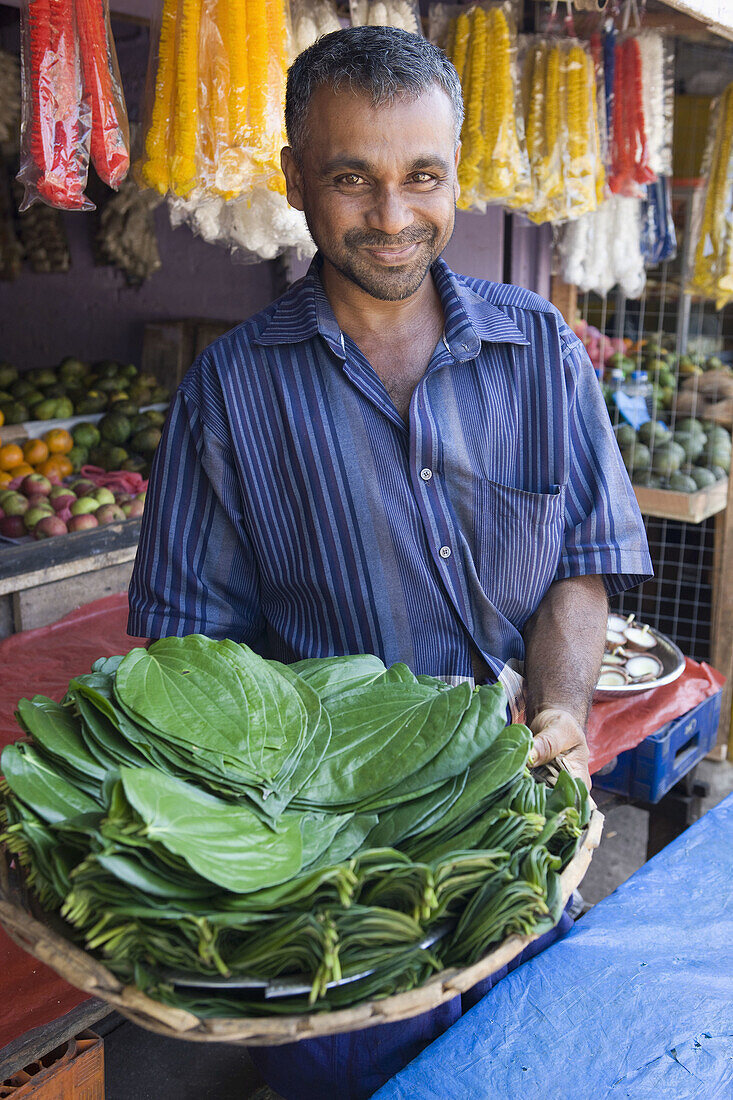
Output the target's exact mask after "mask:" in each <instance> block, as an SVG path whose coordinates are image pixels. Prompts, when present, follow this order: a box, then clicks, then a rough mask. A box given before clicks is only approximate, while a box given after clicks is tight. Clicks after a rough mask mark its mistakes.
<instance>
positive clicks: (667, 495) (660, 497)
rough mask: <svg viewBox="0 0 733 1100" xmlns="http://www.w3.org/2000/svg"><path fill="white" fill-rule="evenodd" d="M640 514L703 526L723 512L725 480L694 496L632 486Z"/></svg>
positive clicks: (700, 490)
mask: <svg viewBox="0 0 733 1100" xmlns="http://www.w3.org/2000/svg"><path fill="white" fill-rule="evenodd" d="M634 492H635V493H636V499H637V502H638V504H639V509H640V511H641V514H642V515H644V516H656V517H657V518H659V519H676V520H680V521H681V522H682V523H702V521H703V520H704V519H707V518H708V516H714V515H716V513H717V512H722V511H724V510H725V506H726V503H727V500H728V478H725V479H724V480H723V481H717V482H716V483H715V485H711V486H710V487H709V488H708V489H699V490H698V491H697V492H696V493H674V492H672V491H671V490H670V489H647V488H644V486H642V485H634Z"/></svg>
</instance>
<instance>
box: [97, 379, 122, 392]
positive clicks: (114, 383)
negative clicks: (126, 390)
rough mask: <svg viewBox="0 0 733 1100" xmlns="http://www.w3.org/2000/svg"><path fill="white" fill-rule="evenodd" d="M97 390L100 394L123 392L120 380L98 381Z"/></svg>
mask: <svg viewBox="0 0 733 1100" xmlns="http://www.w3.org/2000/svg"><path fill="white" fill-rule="evenodd" d="M96 389H98V390H99V392H100V393H106V394H110V393H119V392H120V391H121V390H122V383H121V382H120V380H119V378H99V379H98V380H97V384H96Z"/></svg>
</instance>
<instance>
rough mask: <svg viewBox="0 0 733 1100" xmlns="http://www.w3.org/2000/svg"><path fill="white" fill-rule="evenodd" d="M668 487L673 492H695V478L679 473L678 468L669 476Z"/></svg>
mask: <svg viewBox="0 0 733 1100" xmlns="http://www.w3.org/2000/svg"><path fill="white" fill-rule="evenodd" d="M669 487H670V489H671V490H672V491H673V492H675V493H696V492H697V483H696V481H695V479H694V478H693V477H690V476H689V475H688V474H683V473H680V472H679V470H678V471H677V472H676V473H674V474H672V476H671V477H670V479H669Z"/></svg>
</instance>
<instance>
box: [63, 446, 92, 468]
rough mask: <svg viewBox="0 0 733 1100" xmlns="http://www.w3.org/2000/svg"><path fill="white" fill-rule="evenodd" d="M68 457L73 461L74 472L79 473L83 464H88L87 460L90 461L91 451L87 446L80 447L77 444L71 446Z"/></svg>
mask: <svg viewBox="0 0 733 1100" xmlns="http://www.w3.org/2000/svg"><path fill="white" fill-rule="evenodd" d="M66 457H67V458H68V460H69V462H70V463H71V468H72V470H73V471H74V473H75V474H78V473H79V470H81V468H82V466H86V464H87V462H88V461H89V451H88V450H87V448H86V447H79V446H78V445H75V446H74V447H72V448H71V450H70V451H69V453H68V454H67V456H66Z"/></svg>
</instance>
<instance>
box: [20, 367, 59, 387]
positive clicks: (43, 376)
mask: <svg viewBox="0 0 733 1100" xmlns="http://www.w3.org/2000/svg"><path fill="white" fill-rule="evenodd" d="M27 377H28V380H29V381H30V382H32V383H33V384H34V386H39V387H40V388H41V389H42V390H45V389H46V388H47V387H48V386H55V385H57V383H58V378H57V377H56V371H53V370H49V369H48V368H43V369H39V370H31V371H28V375H27Z"/></svg>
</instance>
